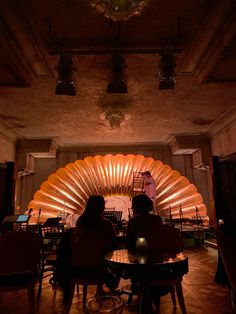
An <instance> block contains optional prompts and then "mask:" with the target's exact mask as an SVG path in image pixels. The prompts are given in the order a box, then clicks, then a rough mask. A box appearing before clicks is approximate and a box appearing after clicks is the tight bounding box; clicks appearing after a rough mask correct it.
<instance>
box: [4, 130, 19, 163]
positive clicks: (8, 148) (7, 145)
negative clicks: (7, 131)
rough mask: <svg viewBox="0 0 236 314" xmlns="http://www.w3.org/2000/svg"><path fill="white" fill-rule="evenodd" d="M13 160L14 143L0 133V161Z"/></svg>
mask: <svg viewBox="0 0 236 314" xmlns="http://www.w3.org/2000/svg"><path fill="white" fill-rule="evenodd" d="M14 160H15V146H14V143H13V142H12V141H10V140H8V139H7V138H6V137H4V136H3V135H1V134H0V163H3V164H5V163H6V162H8V161H14Z"/></svg>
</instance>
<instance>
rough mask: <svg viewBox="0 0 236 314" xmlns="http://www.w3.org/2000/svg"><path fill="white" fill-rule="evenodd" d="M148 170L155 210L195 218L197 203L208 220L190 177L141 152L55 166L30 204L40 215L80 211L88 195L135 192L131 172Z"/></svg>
mask: <svg viewBox="0 0 236 314" xmlns="http://www.w3.org/2000/svg"><path fill="white" fill-rule="evenodd" d="M146 170H148V171H150V172H151V174H152V177H153V178H154V180H155V181H156V187H157V198H156V209H157V210H158V211H159V212H160V213H164V214H165V213H166V214H169V211H170V208H171V214H172V217H173V218H179V212H180V208H181V211H182V213H183V217H195V215H196V206H197V208H198V212H199V214H200V215H201V217H202V218H203V219H207V214H206V206H205V205H204V203H203V199H202V196H201V195H200V194H199V193H198V192H197V189H196V187H195V186H194V185H193V184H191V183H190V182H189V180H188V179H187V178H186V177H184V176H181V175H180V173H179V172H178V171H176V170H173V169H172V168H171V167H170V166H168V165H166V164H163V163H162V162H161V161H159V160H154V159H152V158H145V157H144V156H142V155H121V154H119V155H105V156H95V157H86V158H85V159H84V160H77V161H75V162H73V163H69V164H67V165H66V166H65V167H64V168H60V169H58V170H57V171H56V172H55V173H53V174H51V175H50V176H49V177H48V180H47V181H44V182H43V183H42V185H41V187H40V190H38V191H37V192H36V193H35V195H34V199H33V200H32V201H31V202H30V203H29V205H28V208H33V210H34V211H33V215H34V213H36V215H37V213H38V210H39V209H42V214H41V217H42V219H45V218H46V217H49V216H56V215H58V213H69V214H76V213H82V212H83V210H84V208H85V205H86V202H87V200H88V197H89V196H90V195H92V194H101V195H103V196H104V197H105V198H106V197H112V196H117V195H120V196H127V197H129V198H130V199H131V198H132V197H133V196H134V195H136V194H137V192H135V191H134V188H133V173H134V172H139V171H140V172H144V171H146Z"/></svg>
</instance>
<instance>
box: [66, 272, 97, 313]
mask: <svg viewBox="0 0 236 314" xmlns="http://www.w3.org/2000/svg"><path fill="white" fill-rule="evenodd" d="M89 285H92V286H97V285H98V280H97V279H96V278H94V279H80V278H78V277H72V279H71V284H70V289H69V296H68V299H67V300H66V301H64V300H63V301H64V303H65V305H66V310H65V313H66V314H68V313H70V308H71V304H72V300H73V297H74V291H75V286H77V298H79V286H82V287H83V301H82V304H83V308H84V309H85V307H86V301H87V290H88V286H89Z"/></svg>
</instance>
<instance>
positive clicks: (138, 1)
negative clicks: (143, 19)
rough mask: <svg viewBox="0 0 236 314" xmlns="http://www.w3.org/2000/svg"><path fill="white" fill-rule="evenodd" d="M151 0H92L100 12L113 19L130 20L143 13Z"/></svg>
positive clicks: (92, 3)
mask: <svg viewBox="0 0 236 314" xmlns="http://www.w3.org/2000/svg"><path fill="white" fill-rule="evenodd" d="M148 2H149V0H90V4H91V6H92V7H94V8H95V9H96V10H97V11H98V12H99V13H101V14H103V15H104V16H105V17H106V18H108V19H111V20H113V21H122V20H123V21H124V20H128V19H129V18H130V17H132V16H136V15H139V14H141V13H142V11H143V9H144V7H145V6H146V5H147V3H148Z"/></svg>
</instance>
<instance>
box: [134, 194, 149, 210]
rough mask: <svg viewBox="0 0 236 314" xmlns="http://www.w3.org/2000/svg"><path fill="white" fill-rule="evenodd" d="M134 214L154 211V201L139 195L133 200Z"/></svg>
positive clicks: (144, 195)
mask: <svg viewBox="0 0 236 314" xmlns="http://www.w3.org/2000/svg"><path fill="white" fill-rule="evenodd" d="M132 209H133V211H134V214H143V213H147V212H150V211H152V210H153V209H154V207H153V202H152V200H151V199H150V198H149V197H148V196H147V195H146V194H139V195H136V196H134V197H133V199H132Z"/></svg>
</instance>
